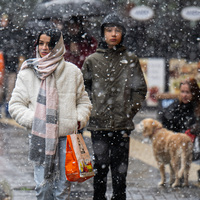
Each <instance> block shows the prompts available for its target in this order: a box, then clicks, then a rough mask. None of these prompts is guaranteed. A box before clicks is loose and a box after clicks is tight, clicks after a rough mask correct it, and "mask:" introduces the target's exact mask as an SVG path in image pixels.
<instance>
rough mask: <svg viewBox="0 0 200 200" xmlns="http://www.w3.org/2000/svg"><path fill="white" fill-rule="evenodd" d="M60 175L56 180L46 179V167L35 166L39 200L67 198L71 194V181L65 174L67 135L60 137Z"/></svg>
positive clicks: (61, 199) (63, 199)
mask: <svg viewBox="0 0 200 200" xmlns="http://www.w3.org/2000/svg"><path fill="white" fill-rule="evenodd" d="M58 145H59V164H60V166H59V167H60V175H59V178H57V179H56V180H55V181H53V180H49V181H48V180H44V167H43V166H42V165H39V166H37V165H36V166H35V170H34V180H35V182H36V189H35V190H36V197H37V200H47V199H48V200H67V199H69V196H70V185H71V184H70V182H69V181H67V179H66V176H65V153H66V137H63V138H59V144H58Z"/></svg>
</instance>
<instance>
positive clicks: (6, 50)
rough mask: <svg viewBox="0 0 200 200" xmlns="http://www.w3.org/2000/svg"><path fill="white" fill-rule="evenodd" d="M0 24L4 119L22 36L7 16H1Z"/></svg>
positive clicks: (12, 86) (1, 98)
mask: <svg viewBox="0 0 200 200" xmlns="http://www.w3.org/2000/svg"><path fill="white" fill-rule="evenodd" d="M0 22H1V23H0V41H1V42H0V51H2V52H3V57H4V64H5V69H4V74H3V90H2V92H1V97H0V101H1V102H0V103H1V106H2V105H4V106H3V110H4V111H5V114H6V117H10V115H9V112H8V102H9V100H10V97H11V93H12V91H13V88H14V86H15V81H16V75H17V70H18V63H19V58H20V52H22V48H21V47H20V45H21V39H20V37H21V36H22V34H21V31H20V30H17V28H16V27H14V26H13V24H12V22H11V18H10V17H9V16H8V15H7V14H2V16H1V21H0Z"/></svg>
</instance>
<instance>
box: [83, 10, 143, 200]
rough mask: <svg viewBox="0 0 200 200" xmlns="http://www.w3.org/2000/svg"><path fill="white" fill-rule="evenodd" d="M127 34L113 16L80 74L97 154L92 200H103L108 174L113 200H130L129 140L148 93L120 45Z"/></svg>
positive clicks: (138, 68)
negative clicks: (83, 82) (128, 172)
mask: <svg viewBox="0 0 200 200" xmlns="http://www.w3.org/2000/svg"><path fill="white" fill-rule="evenodd" d="M125 33H126V29H125V27H124V25H123V22H122V21H121V19H120V18H119V17H118V16H117V15H116V14H115V13H114V14H110V15H108V16H106V17H105V19H104V20H103V23H102V25H101V36H102V41H101V42H100V43H99V46H98V48H97V50H96V53H94V54H92V55H90V56H89V57H88V58H86V60H85V62H84V65H83V68H82V72H83V75H84V81H85V85H86V89H87V91H88V93H89V94H90V98H91V101H92V103H93V110H92V114H91V118H90V122H89V125H88V127H87V129H88V130H90V131H91V137H92V145H93V150H94V157H95V161H94V168H95V169H96V170H97V173H96V175H95V177H94V198H93V199H94V200H105V199H106V197H105V194H106V187H107V174H108V171H109V167H110V168H111V174H112V186H113V195H112V200H114V199H115V200H116V199H117V200H125V199H126V176H127V169H128V157H129V135H130V133H131V131H132V130H133V129H134V124H133V117H134V116H135V114H136V113H137V112H138V111H139V109H140V107H141V103H142V102H143V101H144V99H145V95H146V92H147V87H146V83H145V80H144V76H143V73H142V70H141V66H140V64H139V60H138V58H137V57H136V56H135V55H134V54H133V53H130V52H128V51H127V50H126V48H125V47H124V46H123V45H122V42H123V39H124V36H125Z"/></svg>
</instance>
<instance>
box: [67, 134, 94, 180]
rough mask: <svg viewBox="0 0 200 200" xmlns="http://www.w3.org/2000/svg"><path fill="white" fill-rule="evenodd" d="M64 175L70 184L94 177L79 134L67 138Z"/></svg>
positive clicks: (85, 148)
mask: <svg viewBox="0 0 200 200" xmlns="http://www.w3.org/2000/svg"><path fill="white" fill-rule="evenodd" d="M65 174H66V178H67V180H68V181H71V182H84V181H86V180H87V179H89V178H92V177H93V176H94V172H93V167H92V163H91V160H90V156H89V152H88V150H87V147H86V145H85V142H84V140H83V138H82V135H81V134H72V135H68V136H67V144H66V160H65Z"/></svg>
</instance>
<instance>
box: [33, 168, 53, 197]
mask: <svg viewBox="0 0 200 200" xmlns="http://www.w3.org/2000/svg"><path fill="white" fill-rule="evenodd" d="M34 180H35V183H36V188H35V191H36V197H37V200H46V199H48V200H54V197H53V185H52V182H48V181H45V180H44V167H43V166H42V165H36V166H35V169H34Z"/></svg>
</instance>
